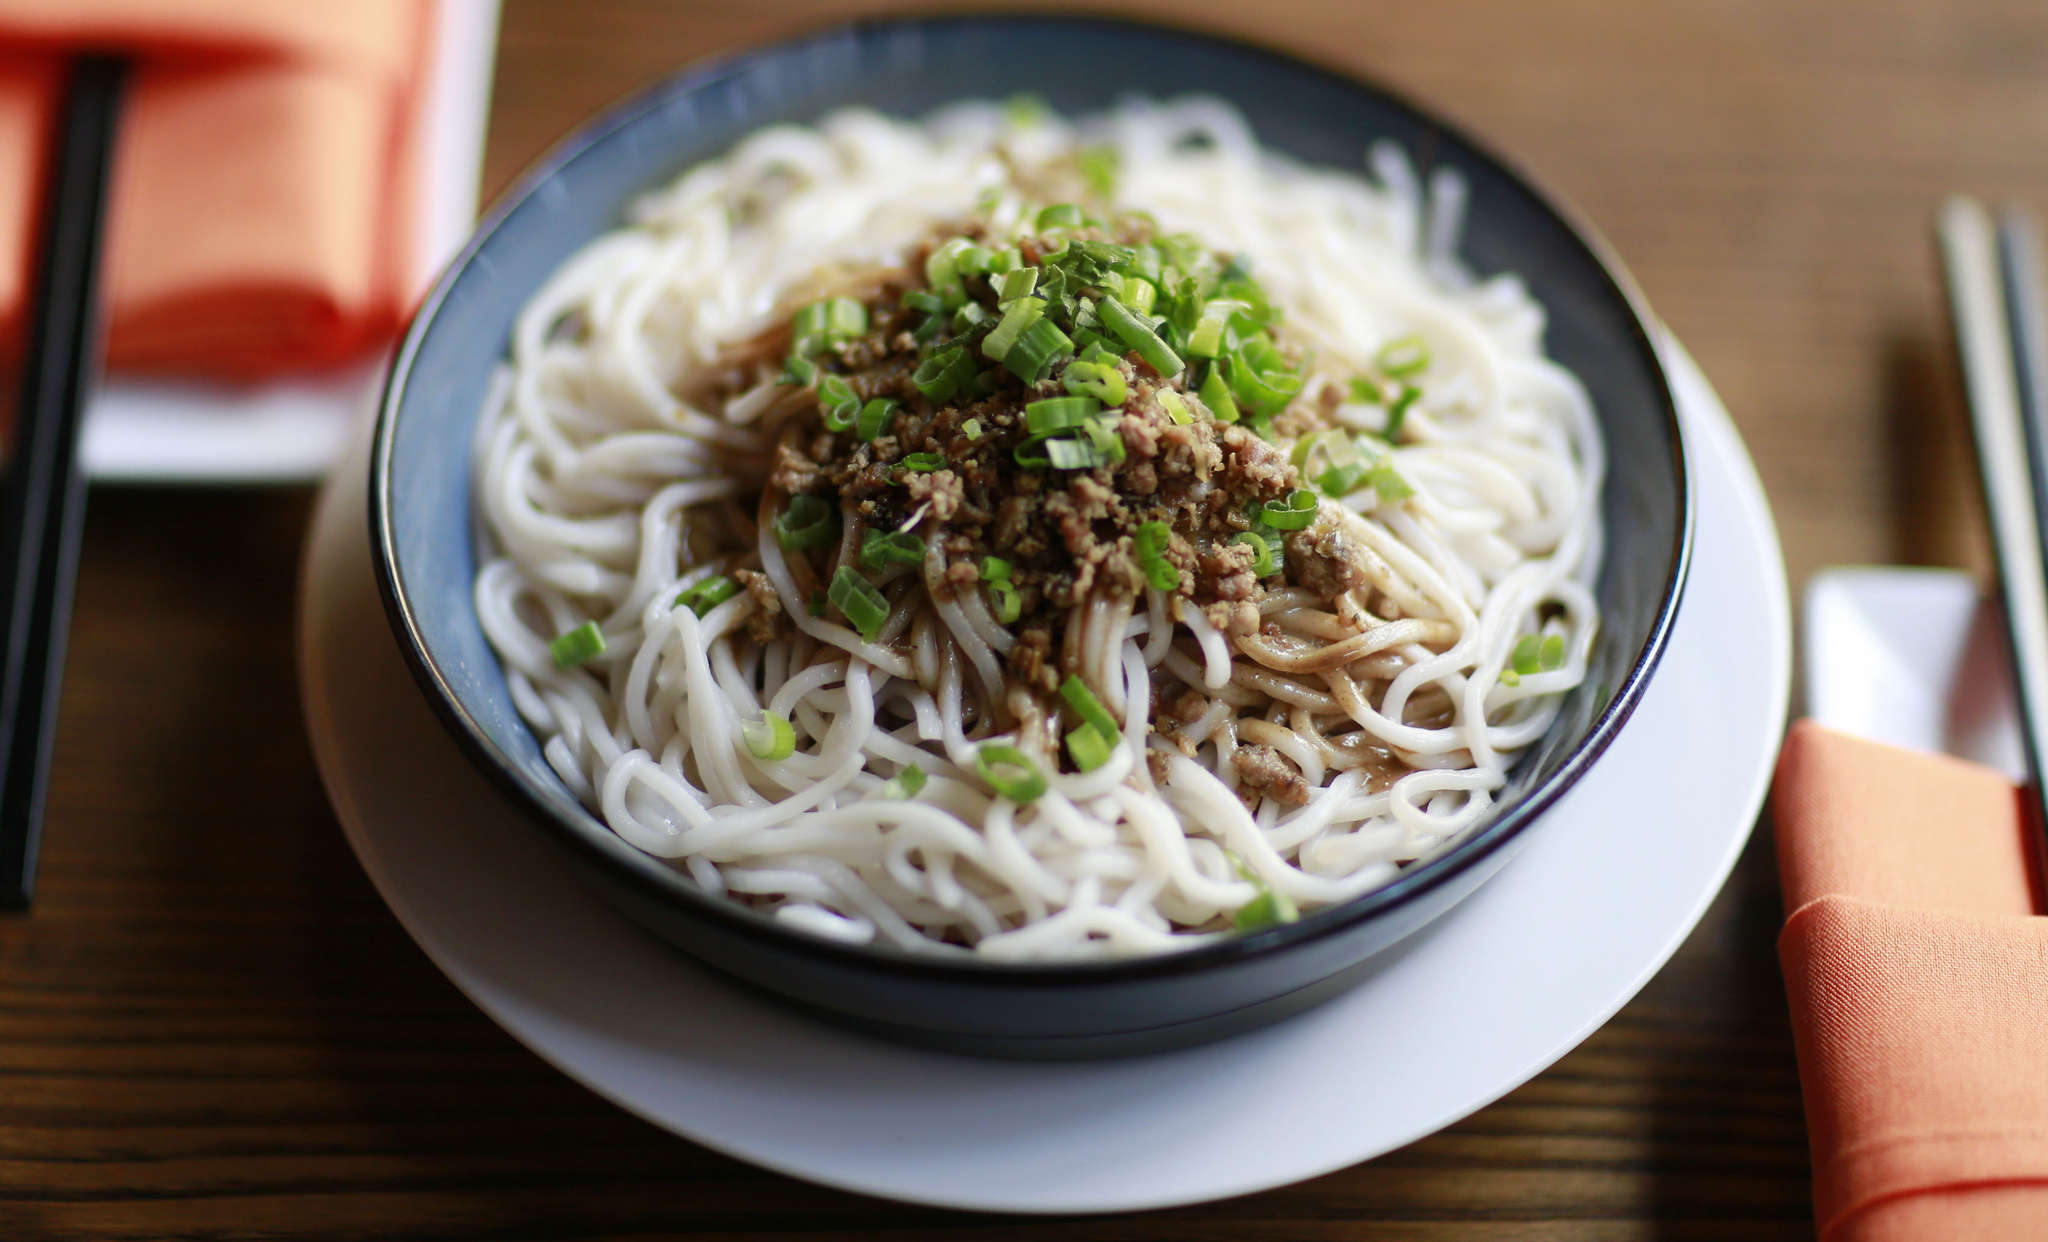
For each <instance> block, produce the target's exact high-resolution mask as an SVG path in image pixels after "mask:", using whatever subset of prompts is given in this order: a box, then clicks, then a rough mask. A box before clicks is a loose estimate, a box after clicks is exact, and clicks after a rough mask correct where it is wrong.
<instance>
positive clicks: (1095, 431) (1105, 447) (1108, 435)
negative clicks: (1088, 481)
mask: <svg viewBox="0 0 2048 1242" xmlns="http://www.w3.org/2000/svg"><path fill="white" fill-rule="evenodd" d="M1081 430H1082V434H1084V435H1086V436H1087V437H1088V443H1089V445H1091V446H1092V447H1093V448H1094V449H1095V451H1096V452H1098V453H1100V454H1102V455H1103V456H1104V457H1105V458H1107V459H1108V460H1109V463H1110V464H1111V465H1115V464H1117V463H1118V462H1121V461H1122V460H1123V459H1124V438H1123V436H1122V435H1121V434H1119V433H1118V431H1117V419H1116V412H1115V411H1111V412H1110V413H1109V414H1107V415H1104V416H1103V417H1101V418H1091V419H1089V420H1088V425H1087V426H1085V427H1083V428H1082V429H1081Z"/></svg>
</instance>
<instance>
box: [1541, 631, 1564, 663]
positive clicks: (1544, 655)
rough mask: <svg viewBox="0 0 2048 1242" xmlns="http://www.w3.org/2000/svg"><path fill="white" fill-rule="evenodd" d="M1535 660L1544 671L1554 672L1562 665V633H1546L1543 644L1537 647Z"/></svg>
mask: <svg viewBox="0 0 2048 1242" xmlns="http://www.w3.org/2000/svg"><path fill="white" fill-rule="evenodd" d="M1536 662H1537V664H1539V665H1541V666H1542V668H1543V671H1544V672H1546V673H1554V672H1556V671H1557V670H1558V669H1561V668H1563V667H1564V635H1562V634H1546V635H1544V637H1543V645H1542V646H1541V647H1540V648H1538V649H1537V652H1536Z"/></svg>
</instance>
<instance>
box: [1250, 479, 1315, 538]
mask: <svg viewBox="0 0 2048 1242" xmlns="http://www.w3.org/2000/svg"><path fill="white" fill-rule="evenodd" d="M1263 518H1264V521H1265V523H1266V525H1268V526H1270V527H1272V528H1273V529H1274V530H1301V529H1302V528H1304V527H1306V526H1307V525H1308V524H1309V523H1311V522H1313V521H1315V520H1316V494H1315V493H1314V492H1312V491H1310V490H1308V489H1307V488H1305V487H1297V488H1295V489H1294V490H1293V491H1292V492H1290V493H1288V496H1287V499H1286V500H1284V501H1280V500H1269V501H1267V502H1266V508H1265V512H1264V515H1263Z"/></svg>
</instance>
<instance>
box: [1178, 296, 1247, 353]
mask: <svg viewBox="0 0 2048 1242" xmlns="http://www.w3.org/2000/svg"><path fill="white" fill-rule="evenodd" d="M1248 309H1250V308H1249V307H1247V306H1246V305H1245V304H1244V303H1243V302H1237V301H1233V300H1231V299H1230V298H1212V299H1210V300H1209V301H1208V302H1205V303H1203V305H1202V313H1201V315H1200V316H1199V317H1197V318H1196V320H1195V326H1194V330H1193V331H1191V332H1189V333H1188V352H1189V353H1191V354H1193V355H1194V356H1195V357H1197V358H1214V357H1217V356H1218V355H1220V354H1221V353H1222V352H1223V330H1224V329H1225V328H1227V327H1229V326H1230V317H1231V316H1232V315H1235V314H1236V313H1237V312H1239V311H1241V310H1248Z"/></svg>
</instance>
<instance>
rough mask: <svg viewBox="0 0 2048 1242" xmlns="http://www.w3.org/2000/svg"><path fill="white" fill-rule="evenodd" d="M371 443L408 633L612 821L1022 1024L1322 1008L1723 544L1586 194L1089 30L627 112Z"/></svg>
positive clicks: (785, 960)
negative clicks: (1695, 537)
mask: <svg viewBox="0 0 2048 1242" xmlns="http://www.w3.org/2000/svg"><path fill="white" fill-rule="evenodd" d="M371 490H372V505H371V510H372V525H373V531H372V545H373V549H374V553H375V560H376V562H377V569H378V577H379V582H380V586H381V589H382V591H383V593H384V597H385V601H386V604H387V608H388V611H389V613H390V615H391V618H392V622H393V628H394V631H395V632H396V634H397V635H398V638H399V641H400V646H401V648H402V649H403V651H404V652H405V654H406V656H407V658H408V660H409V662H410V663H411V665H412V667H413V669H414V671H415V673H416V674H417V676H418V679H419V681H420V683H421V685H422V687H423V689H424V691H425V693H426V694H427V696H428V697H429V699H430V700H431V701H432V702H433V704H434V705H435V707H436V709H437V710H438V712H439V713H440V715H441V717H442V719H443V721H444V723H445V724H446V725H447V727H448V728H449V730H450V732H451V733H452V734H453V735H454V736H455V737H456V739H457V740H458V741H459V742H460V743H462V745H463V747H464V748H465V750H466V751H467V752H468V754H469V755H470V756H471V758H472V759H474V760H475V761H476V762H477V763H478V764H479V765H480V766H481V767H482V768H483V769H484V770H486V771H487V772H489V773H490V774H492V775H493V776H494V777H495V778H497V780H498V781H499V783H500V784H501V785H502V786H503V787H504V788H506V789H507V790H508V791H510V792H511V793H512V794H513V795H514V797H515V799H516V800H517V802H518V804H519V805H520V806H521V807H522V808H523V810H524V811H525V813H526V815H525V818H527V819H529V820H530V821H531V822H532V824H533V825H536V826H538V827H539V828H540V829H541V831H542V832H543V833H544V835H545V836H546V837H547V838H548V839H549V840H551V841H554V842H556V843H557V844H558V845H559V846H561V848H562V856H563V858H564V862H565V865H567V866H572V867H574V868H575V869H577V870H578V871H579V872H580V873H581V874H583V875H584V876H585V877H586V878H588V879H589V880H590V881H592V882H593V883H594V884H596V885H597V886H598V888H599V889H600V891H602V892H603V893H604V894H605V895H606V896H607V897H608V898H609V899H610V900H612V901H613V902H614V903H615V904H616V905H617V906H618V907H619V908H621V909H622V910H624V911H625V912H626V913H628V914H629V915H631V916H632V917H634V918H635V919H637V920H639V921H640V922H641V923H643V924H644V925H645V926H646V927H648V928H649V929H650V930H652V931H653V932H655V933H656V934H658V935H660V936H662V937H664V938H666V939H668V940H669V941H671V942H673V943H674V944H676V945H678V946H679V947H681V948H682V949H684V950H686V951H687V952H689V953H691V954H693V955H694V956H696V957H698V958H700V959H701V960H703V961H704V962H707V963H709V964H710V965H712V966H714V967H716V968H718V969H720V970H722V971H724V972H726V973H728V974H730V975H732V976H735V977H737V978H739V979H741V980H744V981H746V982H748V983H750V984H753V985H756V986H759V987H762V988H765V989H768V990H769V991H771V992H774V993H776V994H779V995H781V996H783V997H785V998H788V999H791V1000H794V1001H796V1002H798V1003H800V1004H803V1005H807V1006H809V1007H811V1008H813V1009H815V1010H817V1011H820V1012H822V1013H824V1014H826V1015H829V1016H831V1017H834V1018H836V1019H839V1020H842V1021H847V1022H851V1023H854V1024H857V1025H860V1026H863V1027H865V1028H867V1029H870V1030H874V1031H877V1032H880V1033H882V1034H885V1035H890V1036H894V1037H898V1038H903V1039H908V1040H912V1041H916V1042H921V1043H925V1044H931V1045H936V1046H941V1047H947V1048H952V1049H957V1050H963V1051H971V1052H982V1053H991V1054H1001V1055H1019V1056H1054V1057H1057V1056H1092V1055H1107V1054H1114V1053H1122V1052H1133V1051H1142V1050H1149V1049H1156V1048H1164V1047H1171V1046H1175V1045H1179V1044H1186V1043H1189V1042H1194V1041H1197V1040H1202V1039H1208V1038H1215V1037H1218V1036H1221V1035H1225V1034H1229V1033H1231V1032H1234V1031H1238V1030H1243V1029H1247V1028H1249V1027H1252V1026H1256V1025H1259V1024H1262V1023H1265V1022H1269V1021H1272V1020H1274V1019H1276V1018H1278V1017H1282V1016H1285V1015H1286V1014H1289V1013H1292V1012H1295V1011H1297V1010H1300V1009H1302V1008H1305V1007H1307V1006H1309V1005H1312V1004H1314V1003H1315V1002H1316V1001H1318V1000H1321V999H1323V998H1325V997H1328V996H1330V995H1334V994H1335V993H1336V992H1338V991H1339V990H1341V989H1342V988H1344V987H1346V986H1348V985H1350V984H1351V983H1354V982H1356V981H1357V980H1358V979H1359V978H1361V977H1363V975H1364V974H1365V973H1366V972H1368V971H1370V970H1372V969H1373V968H1374V964H1375V959H1376V958H1378V957H1379V955H1381V954H1383V953H1384V952H1385V951H1386V950H1388V949H1390V948H1392V947H1393V946H1395V945H1397V944H1398V943H1399V942H1400V941H1401V940H1402V939H1403V938H1405V937H1406V936H1408V935H1410V934H1412V933H1413V932H1415V931H1416V930H1417V929H1419V928H1421V927H1423V926H1424V925H1426V924H1427V923H1428V922H1429V921H1430V920H1431V919H1433V918H1435V917H1437V916H1439V915H1441V914H1443V913H1444V912H1445V911H1447V910H1449V909H1450V908H1451V907H1452V906H1453V905H1455V903H1456V902H1457V901H1458V900H1459V899H1460V898H1462V897H1463V896H1465V895H1466V894H1468V893H1469V892H1471V891H1472V890H1473V889H1474V888H1475V887H1476V886H1477V885H1478V884H1479V883H1481V882H1482V881H1483V880H1484V879H1485V878H1486V877H1487V876H1489V875H1491V874H1492V873H1493V872H1494V870H1495V869H1497V868H1498V867H1500V866H1501V865H1504V864H1505V863H1506V862H1507V860H1508V859H1509V857H1510V856H1511V854H1512V853H1513V846H1514V844H1515V842H1516V841H1517V840H1518V839H1519V837H1520V835H1521V834H1522V833H1523V832H1525V831H1526V830H1529V829H1530V828H1531V826H1532V824H1533V822H1534V821H1536V820H1537V818H1538V817H1539V816H1540V815H1541V813H1542V812H1543V811H1544V810H1545V808H1547V807H1548V806H1549V805H1550V804H1551V803H1552V802H1554V801H1555V800H1556V799H1557V797H1558V796H1559V795H1560V794H1561V793H1562V792H1563V791H1564V790H1566V789H1567V788H1569V786H1570V785H1571V783H1572V782H1573V781H1574V780H1576V779H1577V778H1578V777H1579V776H1580V775H1581V774H1582V773H1583V772H1584V771H1585V770H1586V769H1587V768H1588V767H1589V766H1590V765H1591V764H1593V763H1594V762H1595V761H1596V759H1597V758H1598V756H1599V754H1600V753H1601V751H1602V749H1603V748H1604V747H1605V745H1606V743H1607V742H1608V741H1609V739H1611V738H1612V736H1613V735H1614V733H1615V732H1616V730H1618V729H1619V728H1620V727H1621V725H1622V723H1623V721H1624V720H1625V719H1626V717H1627V715H1628V713H1629V711H1630V709H1631V708H1632V707H1633V705H1634V704H1635V702H1636V700H1637V699H1638V697H1639V696H1640V694H1641V693H1642V690H1643V686H1644V684H1645V682H1646V680H1647V679H1648V678H1649V676H1650V675H1651V672H1652V671H1653V669H1654V667H1655V664H1656V661H1657V657H1658V655H1659V654H1660V652H1661V650H1662V646H1663V642H1664V638H1665V635H1666V633H1667V631H1668V629H1669V626H1670V624H1671V620H1672V617H1673V615H1674V613H1675V610H1676V608H1677V605H1678V600H1679V595H1680V592H1681V588H1682V585H1683V581H1684V571H1685V564H1686V557H1687V550H1688V546H1689V537H1690V531H1691V510H1690V504H1691V502H1690V493H1689V489H1688V483H1687V476H1686V469H1685V455H1684V450H1683V444H1682V440H1681V437H1680V434H1679V430H1678V424H1677V419H1676V415H1675V411H1674V408H1673V403H1672V397H1671V392H1670V388H1669V386H1668V384H1667V383H1666V380H1665V377H1664V374H1663V372H1662V370H1661V368H1660V366H1659V363H1658V359H1657V354H1656V350H1655V348H1654V345H1653V342H1652V328H1651V327H1650V321H1649V319H1648V316H1647V312H1646V311H1644V310H1643V308H1642V307H1641V304H1640V302H1639V300H1638V299H1637V298H1636V297H1635V295H1634V294H1633V292H1632V289H1631V287H1630V286H1629V285H1628V283H1627V281H1626V279H1625V278H1624V277H1623V276H1621V275H1620V274H1619V273H1618V269H1617V268H1616V267H1615V266H1614V264H1613V263H1611V262H1610V261H1608V260H1607V258H1606V257H1605V255H1604V252H1603V251H1602V250H1601V249H1600V248H1599V247H1598V245H1597V244H1596V243H1594V242H1593V241H1591V240H1590V239H1589V237H1588V235H1587V234H1586V233H1585V232H1584V231H1583V230H1581V229H1580V228H1578V227H1576V226H1575V225H1574V224H1573V223H1572V222H1571V220H1570V219H1569V218H1568V217H1567V216H1566V215H1565V214H1564V213H1563V212H1562V211H1561V210H1560V209H1559V208H1558V207H1556V206H1555V205H1554V204H1553V203H1552V202H1551V201H1550V200H1549V199H1547V198H1545V197H1544V196H1543V195H1542V194H1540V193H1539V192H1538V191H1536V190H1535V189H1533V188H1532V187H1531V186H1530V185H1529V184H1528V183H1527V182H1526V181H1525V180H1524V179H1523V178H1521V177H1520V176H1518V175H1517V174H1516V173H1514V172H1513V171H1512V170H1510V169H1509V168H1507V167H1506V166H1505V165H1503V164H1502V163H1501V162H1500V161H1499V160H1498V159H1496V158H1495V157H1493V156H1491V155H1490V154H1488V153H1487V152H1486V151H1485V150H1483V149H1482V148H1480V147H1479V146H1477V145H1476V144H1474V143H1473V142H1472V141H1470V140H1469V139H1467V138H1465V137H1463V136H1462V135H1460V134H1459V133H1458V132H1457V131H1455V130H1454V129H1452V128H1450V127H1449V126H1447V125H1445V124H1444V123H1442V122H1441V121H1438V120H1436V119H1434V118H1432V117H1430V116H1429V115H1428V114H1426V113H1424V112H1422V111H1420V110H1418V109H1416V108H1414V107H1413V106H1411V105H1408V104H1406V103H1404V102H1402V101H1400V100H1398V99H1396V98H1394V97H1392V96H1390V95H1388V94H1386V93H1385V92H1383V91H1380V90H1378V89H1375V88H1373V87H1371V86H1368V85H1365V84H1362V83H1359V82H1357V81H1354V80H1351V79H1348V78H1344V77H1341V76H1338V75H1335V74H1331V73H1328V72H1326V71H1323V70H1320V69H1317V68H1314V67H1312V66H1308V65H1305V64H1303V63H1301V62H1298V61H1294V60H1291V59H1288V58H1286V57H1283V56H1279V55H1276V54H1273V53H1269V52H1264V51H1259V50H1256V49H1251V48H1247V47H1244V46H1242V45H1238V44H1234V43H1229V42H1224V41H1220V40H1217V39H1213V38H1209V37H1204V36H1200V35H1195V34H1189V33H1183V32H1177V31H1171V30H1165V29H1159V28H1153V27H1147V26H1138V25H1131V24H1126V23H1120V22H1110V21H1096V20H1087V19H1073V18H990V19H979V18H959V19H932V20H917V21H905V22H890V23H879V24H870V25H860V26H855V27H851V28H845V29H840V30H834V31H831V32H828V33H824V34H819V35H814V36H810V37H806V38H803V39H799V40H797V41H794V42H790V43H785V44H781V45H778V46H775V47H771V48H767V49H765V50H761V51H756V52H751V53H747V54H744V55H740V56H737V57H734V58H732V59H728V60H724V61H719V62H716V63H713V64H709V65H704V66H699V67H696V68H693V69H690V70H688V71H686V72H684V73H682V74H681V75H680V76H678V77H676V78H674V79H672V80H670V81H668V82H666V83H664V84H662V85H660V86H658V87H656V88H655V89H653V90H652V91H651V92H649V93H647V94H644V95H642V96H640V97H638V98H636V99H634V100H631V101H629V102H628V103H626V104H624V105H622V106H620V107H619V108H617V109H616V110H614V111H612V112H610V113H608V114H606V115H605V116H604V117H602V118H600V119H599V120H598V121H596V122H595V123H594V124H592V125H591V126H589V127H588V128H586V129H585V130H584V131H582V132H581V133H579V134H578V135H576V136H574V137H572V138H571V139H570V140H568V141H567V142H566V143H565V144H563V145H562V146H561V147H560V148H559V149H558V150H557V151H556V152H555V153H554V154H552V155H551V156H550V157H549V158H548V159H547V160H546V161H545V162H544V163H543V164H542V166H541V167H540V168H539V169H538V170H537V171H536V172H534V173H533V174H531V175H530V176H529V177H528V178H527V179H526V181H525V182H524V183H523V184H522V185H521V186H520V187H518V188H517V189H515V190H514V191H513V192H512V193H511V194H510V195H509V196H508V197H507V199H506V200H505V201H504V202H503V203H502V204H501V205H500V206H499V207H498V208H497V209H496V211H495V212H494V214H493V215H492V217H491V219H490V220H489V221H488V222H487V223H486V224H485V225H484V226H483V228H482V229H481V230H480V232H479V233H478V235H477V237H476V238H475V239H474V240H473V241H472V242H471V243H470V245H469V247H468V248H467V249H466V250H465V251H464V253H463V255H462V256H461V257H460V258H459V259H458V260H457V262H456V263H455V264H454V265H453V267H452V268H451V270H450V271H449V273H448V274H447V275H446V276H445V277H444V278H443V279H442V281H441V282H440V284H439V285H438V286H437V288H436V289H435V290H434V292H433V293H432V294H431V295H430V297H429V298H428V300H427V302H426V304H425V305H424V307H423V309H422V310H421V312H420V314H419V315H418V317H417V319H416V320H415V322H414V324H413V325H412V328H411V330H410V332H409V333H408V335H407V337H406V340H405V342H404V344H403V346H402V347H401V350H400V352H399V354H398V356H397V359H396V361H395V363H394V366H393V369H392V373H391V378H390V382H389V385H388V387H387V390H386V393H385V397H384V401H383V405H382V409H381V412H380V417H379V422H378V426H377V431H376V443H375V451H374V453H373V464H372V479H371ZM1545 828H1546V830H1551V831H1570V830H1571V829H1570V825H1569V823H1556V824H1549V825H1545ZM519 830H521V829H520V828H519V827H517V826H515V825H508V826H507V831H519ZM477 865H478V866H488V865H490V860H489V859H487V858H485V859H478V860H477Z"/></svg>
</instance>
